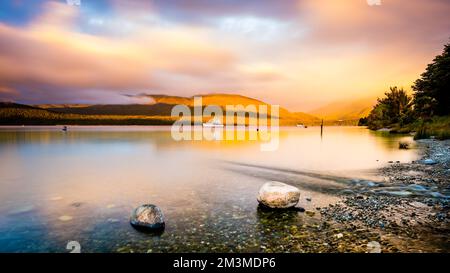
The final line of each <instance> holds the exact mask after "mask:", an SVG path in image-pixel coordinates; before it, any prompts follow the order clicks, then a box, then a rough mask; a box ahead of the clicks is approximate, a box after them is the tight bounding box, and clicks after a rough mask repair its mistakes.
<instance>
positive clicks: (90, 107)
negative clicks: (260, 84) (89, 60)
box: [0, 94, 373, 125]
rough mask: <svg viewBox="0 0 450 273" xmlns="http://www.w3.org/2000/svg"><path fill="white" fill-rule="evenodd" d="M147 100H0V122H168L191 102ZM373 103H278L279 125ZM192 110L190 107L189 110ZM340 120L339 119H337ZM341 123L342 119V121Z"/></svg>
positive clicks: (209, 100)
mask: <svg viewBox="0 0 450 273" xmlns="http://www.w3.org/2000/svg"><path fill="white" fill-rule="evenodd" d="M141 96H145V97H146V98H148V101H149V102H148V103H147V104H40V105H23V104H17V103H1V104H0V124H65V123H67V124H93V125H94V124H117V125H122V124H124V125H125V124H142V125H151V124H171V123H173V121H174V120H175V119H176V118H172V117H171V111H172V108H173V106H174V105H178V104H183V105H186V106H188V107H190V108H192V107H193V106H194V96H193V97H180V96H168V95H159V94H143V95H141ZM197 96H200V97H201V98H202V105H203V106H206V105H216V106H219V107H221V108H222V109H223V110H225V108H226V106H227V105H243V106H244V107H245V106H248V105H254V106H256V107H258V106H260V105H266V106H268V109H269V112H268V114H269V115H270V114H271V113H270V107H269V106H270V105H269V104H268V103H266V102H263V101H260V100H257V99H254V98H250V97H246V96H242V95H235V94H205V95H197ZM372 106H373V100H369V99H365V100H359V101H354V102H335V103H332V104H329V105H327V106H325V107H321V108H318V109H316V110H314V111H311V112H310V113H304V112H291V111H289V110H287V109H285V108H283V107H280V112H279V117H280V124H281V125H296V124H298V123H302V124H306V125H318V124H320V123H321V119H324V120H325V122H326V123H328V124H334V123H335V122H336V121H338V120H345V121H346V122H345V123H344V124H346V125H347V124H349V125H354V124H356V123H357V120H358V119H359V118H360V117H363V116H366V115H367V114H368V112H370V109H371V108H372ZM192 112H193V111H192ZM340 122H341V121H340ZM341 124H342V123H341Z"/></svg>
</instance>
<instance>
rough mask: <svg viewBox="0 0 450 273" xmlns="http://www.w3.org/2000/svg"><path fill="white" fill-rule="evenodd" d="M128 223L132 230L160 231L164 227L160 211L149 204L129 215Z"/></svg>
mask: <svg viewBox="0 0 450 273" xmlns="http://www.w3.org/2000/svg"><path fill="white" fill-rule="evenodd" d="M130 223H131V225H132V226H133V227H134V228H136V229H138V230H143V231H161V230H163V229H164V227H165V223H164V215H163V213H162V211H161V209H160V208H159V207H157V206H155V205H151V204H146V205H142V206H139V207H137V208H136V209H135V210H134V211H133V213H132V214H131V219H130Z"/></svg>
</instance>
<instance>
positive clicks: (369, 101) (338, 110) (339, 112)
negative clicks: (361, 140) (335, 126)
mask: <svg viewBox="0 0 450 273" xmlns="http://www.w3.org/2000/svg"><path fill="white" fill-rule="evenodd" d="M376 102H377V99H376V98H364V99H359V100H355V101H348V100H347V101H336V102H333V103H330V104H327V105H325V106H322V107H320V108H317V109H315V110H313V111H310V112H309V114H311V115H314V116H316V117H319V118H323V119H325V120H327V121H337V120H342V121H357V120H359V119H360V118H362V117H366V116H367V115H368V114H369V113H370V111H371V110H372V108H373V106H374V105H375V104H376Z"/></svg>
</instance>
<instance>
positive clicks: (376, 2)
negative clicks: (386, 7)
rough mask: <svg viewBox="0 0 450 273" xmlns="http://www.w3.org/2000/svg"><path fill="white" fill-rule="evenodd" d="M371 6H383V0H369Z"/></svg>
mask: <svg viewBox="0 0 450 273" xmlns="http://www.w3.org/2000/svg"><path fill="white" fill-rule="evenodd" d="M367 5H369V6H381V0H367Z"/></svg>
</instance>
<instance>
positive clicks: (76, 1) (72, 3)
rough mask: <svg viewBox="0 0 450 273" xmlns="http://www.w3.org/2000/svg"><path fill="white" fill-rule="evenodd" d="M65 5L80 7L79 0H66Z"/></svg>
mask: <svg viewBox="0 0 450 273" xmlns="http://www.w3.org/2000/svg"><path fill="white" fill-rule="evenodd" d="M66 3H67V5H70V6H81V0H66Z"/></svg>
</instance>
